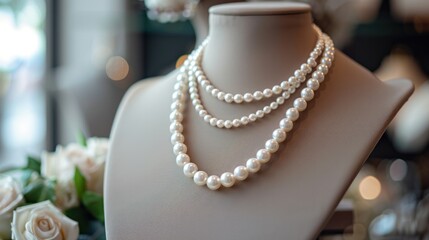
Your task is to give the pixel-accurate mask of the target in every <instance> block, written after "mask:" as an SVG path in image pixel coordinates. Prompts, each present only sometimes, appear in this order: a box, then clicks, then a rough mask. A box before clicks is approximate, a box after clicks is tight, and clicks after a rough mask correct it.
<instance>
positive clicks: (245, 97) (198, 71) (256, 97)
mask: <svg viewBox="0 0 429 240" xmlns="http://www.w3.org/2000/svg"><path fill="white" fill-rule="evenodd" d="M313 27H314V29H315V30H316V32H317V34H318V40H317V42H316V46H315V47H314V49H313V51H311V53H310V55H309V58H308V59H307V61H306V63H303V64H301V66H300V68H299V69H296V70H295V71H294V75H293V76H291V77H289V79H288V80H284V81H282V82H281V83H280V84H277V85H274V86H273V87H271V88H266V89H264V90H257V91H254V92H253V93H250V92H248V93H229V92H225V91H222V90H219V89H218V88H216V87H215V86H214V85H213V84H212V83H211V81H210V80H209V79H208V77H207V76H206V75H205V74H204V70H203V68H202V66H201V62H202V57H203V52H204V48H205V46H206V45H207V43H208V40H209V39H208V38H207V39H206V40H205V41H204V42H203V43H202V44H201V45H200V46H199V47H198V48H197V49H196V51H195V56H194V57H193V58H190V70H191V72H192V74H191V75H193V76H195V77H196V79H197V81H198V83H199V84H200V85H201V87H202V88H203V89H204V90H205V91H206V92H208V93H209V94H211V95H212V96H213V97H215V98H217V99H219V100H220V101H224V102H227V103H250V102H253V101H260V100H264V99H266V98H271V97H272V96H276V95H280V94H281V93H282V92H284V91H288V90H290V89H291V88H296V86H295V85H294V84H293V83H294V82H298V83H299V82H303V81H305V76H306V75H307V74H309V73H311V72H312V69H313V68H314V67H315V66H316V65H317V63H316V59H317V58H318V57H319V56H320V54H321V53H322V52H323V46H324V42H323V37H322V32H321V30H320V29H319V28H318V27H317V26H316V25H313Z"/></svg>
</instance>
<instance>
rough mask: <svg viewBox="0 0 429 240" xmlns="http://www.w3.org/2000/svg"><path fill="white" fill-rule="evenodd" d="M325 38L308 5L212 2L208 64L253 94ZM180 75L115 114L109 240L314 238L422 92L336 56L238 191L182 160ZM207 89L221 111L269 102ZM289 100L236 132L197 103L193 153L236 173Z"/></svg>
mask: <svg viewBox="0 0 429 240" xmlns="http://www.w3.org/2000/svg"><path fill="white" fill-rule="evenodd" d="M316 38H317V36H316V33H315V31H314V29H313V27H312V19H311V15H310V7H309V6H308V5H306V4H298V3H284V2H282V3H280V2H278V3H267V2H266V3H254V2H253V3H231V4H224V5H218V6H216V7H213V8H211V9H210V41H209V43H208V45H207V47H206V50H205V53H204V57H203V62H202V64H203V68H204V71H205V73H206V75H207V76H208V77H209V79H210V80H211V81H212V82H213V83H214V84H215V85H216V86H217V87H218V88H220V89H226V90H227V91H229V92H253V91H255V90H257V89H264V88H267V87H270V86H273V85H275V84H277V83H279V82H280V81H281V79H283V78H284V77H285V76H290V75H292V74H293V70H294V69H296V68H297V67H299V66H300V64H301V63H303V62H304V61H305V60H306V59H307V57H308V54H309V53H310V52H311V50H312V49H313V47H314V45H315V42H316ZM176 76H177V73H176V72H173V73H171V74H169V75H168V76H165V77H162V78H161V79H159V80H157V81H143V82H141V83H138V84H136V85H135V86H134V87H133V88H131V89H130V90H129V91H128V93H127V95H126V96H125V98H124V100H123V101H122V104H121V106H120V109H119V111H118V113H117V116H116V119H115V123H114V127H113V132H112V135H111V140H112V142H111V143H112V147H111V151H110V157H109V160H108V163H107V169H106V180H105V181H106V182H105V209H106V229H107V236H108V238H109V239H141V238H144V239H237V240H240V239H246V240H248V239H255V240H256V239H270V240H273V239H274V240H275V239H314V238H315V237H316V236H317V235H318V233H319V232H320V230H321V229H322V227H323V226H324V224H325V223H326V221H327V219H328V218H329V216H330V214H331V213H332V211H333V210H334V208H335V207H336V206H337V204H338V202H339V201H340V199H341V197H342V196H343V194H344V192H345V191H346V189H347V187H348V186H349V184H350V183H351V181H352V180H353V178H354V177H355V176H356V174H357V172H358V171H359V169H360V167H361V165H362V164H363V163H364V161H365V160H366V158H367V156H368V155H369V153H370V152H371V150H372V149H373V147H374V146H375V144H376V143H377V141H378V140H379V138H380V136H381V134H382V133H383V132H384V130H385V128H386V127H387V124H388V123H389V121H390V120H391V119H392V117H393V116H394V114H395V113H396V112H397V111H398V109H399V108H400V106H401V105H402V104H403V103H404V102H405V101H406V99H407V98H408V97H409V95H410V94H411V92H412V89H413V87H412V84H411V83H410V82H409V81H407V80H391V81H388V82H381V81H379V80H378V79H376V78H375V76H374V75H372V74H371V73H370V72H368V71H367V70H365V69H364V68H362V67H361V66H359V65H358V64H356V63H355V62H353V61H352V60H350V59H349V58H347V57H346V56H345V55H343V54H342V53H341V52H339V51H337V52H336V54H335V60H334V63H333V65H332V67H331V69H330V71H329V73H328V75H327V76H326V78H325V79H326V80H325V81H324V82H323V83H322V85H321V87H320V89H319V90H318V91H317V92H316V95H315V99H314V100H313V101H311V102H309V104H308V108H307V110H306V111H305V112H303V114H302V115H301V117H300V119H299V120H298V121H297V122H295V127H294V129H293V131H292V132H290V133H289V135H288V139H287V140H286V141H285V142H284V143H282V144H281V149H280V150H279V151H278V152H277V153H276V154H275V155H274V156H273V158H272V160H271V162H270V163H268V164H267V165H266V166H265V167H264V169H263V170H262V171H260V172H258V173H257V174H254V175H252V176H251V177H249V178H248V179H247V180H246V181H243V182H240V183H239V184H237V185H235V186H234V187H233V188H230V189H226V188H222V190H219V191H212V190H209V189H208V188H206V187H199V186H197V185H195V184H194V183H193V181H192V180H191V179H189V178H187V177H185V176H184V175H183V172H182V170H181V169H180V168H178V167H177V165H176V163H175V156H174V154H173V152H172V146H171V143H170V132H169V125H170V121H169V114H170V105H171V95H172V92H173V85H174V83H175V82H176ZM200 96H201V98H202V99H203V101H204V104H205V106H206V108H207V109H210V111H212V112H213V113H215V114H216V115H217V116H219V117H222V118H233V117H236V116H241V115H245V114H248V113H249V112H253V111H255V110H256V109H259V108H261V106H263V105H266V104H267V102H260V103H252V104H244V105H238V104H225V103H222V102H220V101H218V100H217V99H214V98H213V97H211V96H209V95H208V94H207V93H206V92H205V91H201V92H200ZM290 106H291V101H290V102H287V103H286V104H284V105H283V106H282V107H279V108H278V110H276V111H275V112H273V113H271V114H270V115H269V116H267V117H265V118H264V119H262V120H260V121H257V122H255V123H253V124H251V125H249V126H247V127H243V128H237V129H228V130H227V129H217V128H213V127H211V126H209V125H208V124H207V123H205V122H203V121H202V120H201V119H200V118H199V116H198V115H197V113H196V112H195V111H194V110H193V108H192V107H190V103H188V108H187V110H186V111H185V119H186V120H185V121H184V122H183V124H184V127H185V131H184V135H185V137H186V144H187V145H188V147H189V148H188V154H189V155H190V157H191V159H192V161H193V162H195V163H197V164H198V166H201V167H203V168H204V169H205V170H207V171H208V172H210V173H211V174H220V173H222V172H225V171H231V170H232V169H233V168H234V167H235V166H237V165H240V164H243V163H244V161H245V160H246V159H248V158H250V157H253V156H254V154H255V152H256V151H257V150H258V149H259V148H260V147H261V145H263V144H264V142H265V139H267V138H268V137H269V136H270V135H271V132H272V130H273V129H275V128H276V127H277V126H278V121H279V120H280V119H281V118H283V116H284V113H285V110H286V109H287V108H288V107H290Z"/></svg>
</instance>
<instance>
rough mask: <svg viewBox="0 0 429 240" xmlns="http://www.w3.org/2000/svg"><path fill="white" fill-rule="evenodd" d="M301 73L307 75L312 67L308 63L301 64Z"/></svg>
mask: <svg viewBox="0 0 429 240" xmlns="http://www.w3.org/2000/svg"><path fill="white" fill-rule="evenodd" d="M301 71H302V72H304V73H305V74H307V73H310V72H311V67H310V66H309V65H308V64H307V63H303V64H301Z"/></svg>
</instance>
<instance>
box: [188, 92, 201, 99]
mask: <svg viewBox="0 0 429 240" xmlns="http://www.w3.org/2000/svg"><path fill="white" fill-rule="evenodd" d="M190 97H191V99H198V98H200V95H199V94H198V93H191V96H190Z"/></svg>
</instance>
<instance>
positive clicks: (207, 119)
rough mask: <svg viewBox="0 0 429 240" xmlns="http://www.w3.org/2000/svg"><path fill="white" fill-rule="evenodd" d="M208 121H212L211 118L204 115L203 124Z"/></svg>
mask: <svg viewBox="0 0 429 240" xmlns="http://www.w3.org/2000/svg"><path fill="white" fill-rule="evenodd" d="M210 120H212V116H211V115H205V116H204V122H206V123H210Z"/></svg>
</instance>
